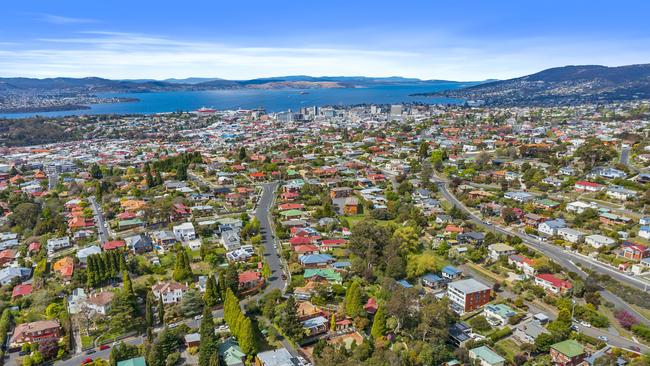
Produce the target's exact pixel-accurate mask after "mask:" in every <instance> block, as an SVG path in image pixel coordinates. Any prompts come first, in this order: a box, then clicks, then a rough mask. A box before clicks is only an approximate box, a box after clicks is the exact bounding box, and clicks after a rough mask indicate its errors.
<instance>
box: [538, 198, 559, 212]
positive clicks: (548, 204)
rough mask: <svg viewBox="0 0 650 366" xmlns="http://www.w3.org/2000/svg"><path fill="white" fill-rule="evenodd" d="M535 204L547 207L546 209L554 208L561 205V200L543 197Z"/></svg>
mask: <svg viewBox="0 0 650 366" xmlns="http://www.w3.org/2000/svg"><path fill="white" fill-rule="evenodd" d="M535 205H536V206H539V207H541V208H543V209H546V210H552V209H555V208H557V207H558V206H559V205H560V202H557V201H553V200H551V199H548V198H543V199H541V200H537V201H535Z"/></svg>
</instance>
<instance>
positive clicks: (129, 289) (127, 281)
mask: <svg viewBox="0 0 650 366" xmlns="http://www.w3.org/2000/svg"><path fill="white" fill-rule="evenodd" d="M122 282H123V283H124V292H126V293H127V294H128V296H129V297H132V298H133V297H135V292H133V283H132V282H131V276H129V272H127V271H124V274H123V275H122Z"/></svg>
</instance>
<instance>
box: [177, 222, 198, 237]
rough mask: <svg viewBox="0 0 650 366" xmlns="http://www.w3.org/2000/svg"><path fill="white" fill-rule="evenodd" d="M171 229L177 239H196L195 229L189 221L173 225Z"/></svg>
mask: <svg viewBox="0 0 650 366" xmlns="http://www.w3.org/2000/svg"><path fill="white" fill-rule="evenodd" d="M172 231H173V232H174V236H175V237H176V240H178V241H190V240H194V239H196V231H194V225H192V223H191V222H184V223H182V224H180V225H176V226H174V227H173V229H172Z"/></svg>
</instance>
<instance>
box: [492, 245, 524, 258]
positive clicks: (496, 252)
mask: <svg viewBox="0 0 650 366" xmlns="http://www.w3.org/2000/svg"><path fill="white" fill-rule="evenodd" d="M488 253H489V254H490V258H491V259H492V260H495V261H496V260H498V259H499V257H501V256H508V255H511V254H515V253H517V250H516V249H515V248H513V247H511V246H510V245H508V244H504V243H496V244H491V245H489V246H488Z"/></svg>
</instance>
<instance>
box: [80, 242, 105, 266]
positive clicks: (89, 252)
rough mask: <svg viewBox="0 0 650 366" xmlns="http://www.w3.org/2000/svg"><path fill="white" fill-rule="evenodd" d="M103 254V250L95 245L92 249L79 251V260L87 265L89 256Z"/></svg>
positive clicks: (87, 248)
mask: <svg viewBox="0 0 650 366" xmlns="http://www.w3.org/2000/svg"><path fill="white" fill-rule="evenodd" d="M101 252H102V248H100V247H98V246H97V245H93V246H90V247H86V248H83V249H79V251H78V252H77V258H78V259H79V262H81V263H86V260H88V257H89V256H91V255H93V254H100V253H101Z"/></svg>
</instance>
